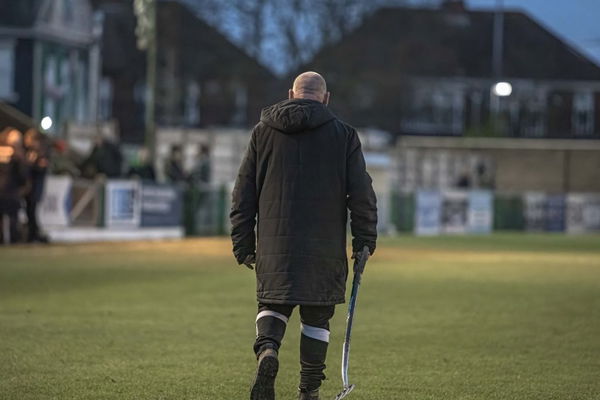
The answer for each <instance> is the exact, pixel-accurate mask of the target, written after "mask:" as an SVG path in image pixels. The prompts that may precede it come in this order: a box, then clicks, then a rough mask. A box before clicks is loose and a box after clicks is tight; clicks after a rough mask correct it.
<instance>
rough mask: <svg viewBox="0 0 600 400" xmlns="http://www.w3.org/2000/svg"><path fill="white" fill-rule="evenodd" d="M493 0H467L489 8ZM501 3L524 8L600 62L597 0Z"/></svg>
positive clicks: (599, 4)
mask: <svg viewBox="0 0 600 400" xmlns="http://www.w3.org/2000/svg"><path fill="white" fill-rule="evenodd" d="M496 2H497V1H496V0H468V4H469V7H472V8H492V7H494V6H495V4H496ZM504 5H505V8H507V9H521V10H525V11H527V12H528V13H529V14H530V15H532V16H533V17H534V18H535V19H536V20H538V21H539V22H541V23H542V24H544V25H545V26H546V28H548V29H550V30H551V31H552V32H555V33H557V34H559V36H561V37H562V38H563V39H566V41H567V42H568V43H570V44H572V45H574V47H575V48H577V49H578V50H581V51H582V52H583V53H584V54H586V55H590V56H592V57H593V59H594V60H595V61H596V62H597V63H599V64H600V23H599V22H598V20H599V18H600V0H504Z"/></svg>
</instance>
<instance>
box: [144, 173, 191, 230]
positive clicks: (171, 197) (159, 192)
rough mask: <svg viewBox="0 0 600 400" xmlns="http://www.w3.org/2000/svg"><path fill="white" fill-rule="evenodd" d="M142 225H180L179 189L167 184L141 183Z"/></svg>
mask: <svg viewBox="0 0 600 400" xmlns="http://www.w3.org/2000/svg"><path fill="white" fill-rule="evenodd" d="M141 208H142V211H141V212H142V216H141V221H142V222H141V226H143V227H176V226H181V216H182V210H183V199H182V193H181V189H180V188H179V187H177V186H173V185H167V184H148V183H144V184H143V185H142V207H141Z"/></svg>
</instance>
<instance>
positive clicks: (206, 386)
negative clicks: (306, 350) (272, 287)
mask: <svg viewBox="0 0 600 400" xmlns="http://www.w3.org/2000/svg"><path fill="white" fill-rule="evenodd" d="M255 307H256V305H255V300H254V277H253V273H252V272H251V271H249V270H247V269H246V268H244V267H238V266H237V265H236V264H235V263H234V261H233V258H232V256H231V253H230V243H229V241H228V240H227V239H198V240H186V241H181V242H140V243H114V244H92V245H53V246H49V247H14V248H1V249H0V399H19V400H24V399H143V400H147V399H148V400H149V399H207V400H208V399H227V400H233V399H247V398H248V388H249V383H250V381H251V378H252V374H253V370H254V366H255V360H254V356H253V353H252V350H251V347H252V341H253V338H254V335H255V332H254V318H255V312H256V311H255ZM345 313H346V307H345V306H339V307H338V308H337V311H336V317H335V318H334V320H333V322H332V335H331V345H330V350H329V356H328V368H327V370H326V373H327V375H328V377H329V379H328V380H327V381H325V383H324V386H323V388H322V398H323V399H333V396H334V395H335V394H336V393H337V392H338V391H339V390H340V389H341V379H340V377H339V367H340V357H341V355H340V354H341V345H342V341H343V331H344V323H345ZM353 335H354V336H353V342H352V351H351V358H350V380H351V382H352V383H355V384H356V389H355V391H354V392H353V393H352V394H351V395H350V396H349V399H354V400H361V399H362V400H375V399H382V400H395V399H406V400H409V399H419V400H425V399H440V400H441V399H444V400H448V399H481V400H493V399H502V400H505V399H519V400H523V399H543V400H549V399H561V400H562V399H589V400H597V399H600V237H599V236H577V237H566V236H554V235H493V236H489V237H439V238H413V237H401V238H398V239H383V240H382V241H380V244H379V248H378V250H377V252H376V254H375V256H374V257H373V258H372V259H371V260H370V261H369V264H368V265H367V271H366V273H365V276H364V279H363V286H362V288H361V292H360V295H359V301H358V307H357V314H356V319H355V328H354V333H353ZM298 343H299V318H298V315H297V311H296V312H295V313H294V315H293V317H292V319H291V320H290V324H289V325H288V332H287V335H286V338H285V339H284V343H283V347H282V350H281V370H280V373H279V377H278V381H277V393H278V399H290V400H291V399H294V398H295V396H296V386H297V381H298V370H299V362H298V351H299V350H298Z"/></svg>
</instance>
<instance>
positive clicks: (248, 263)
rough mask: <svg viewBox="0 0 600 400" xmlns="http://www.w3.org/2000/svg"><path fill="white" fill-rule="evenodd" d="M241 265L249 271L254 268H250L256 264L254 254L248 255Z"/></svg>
mask: <svg viewBox="0 0 600 400" xmlns="http://www.w3.org/2000/svg"><path fill="white" fill-rule="evenodd" d="M243 264H244V265H245V266H246V267H248V268H249V269H254V267H253V266H252V264H256V255H255V254H254V253H252V254H248V255H247V256H246V258H245V259H244V262H243Z"/></svg>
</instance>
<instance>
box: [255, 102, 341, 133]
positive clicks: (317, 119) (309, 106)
mask: <svg viewBox="0 0 600 400" xmlns="http://www.w3.org/2000/svg"><path fill="white" fill-rule="evenodd" d="M334 118H335V115H333V114H332V113H331V111H329V109H328V108H327V106H325V104H323V103H319V102H318V101H315V100H306V99H290V100H284V101H281V102H279V103H277V104H274V105H272V106H269V107H266V108H263V110H262V113H261V115H260V120H261V121H262V122H263V123H265V124H267V125H269V126H270V127H272V128H274V129H277V130H278V131H281V132H283V133H289V134H293V133H301V132H304V131H308V130H312V129H315V128H318V127H319V126H321V125H323V124H325V123H327V122H329V121H331V120H332V119H334Z"/></svg>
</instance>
